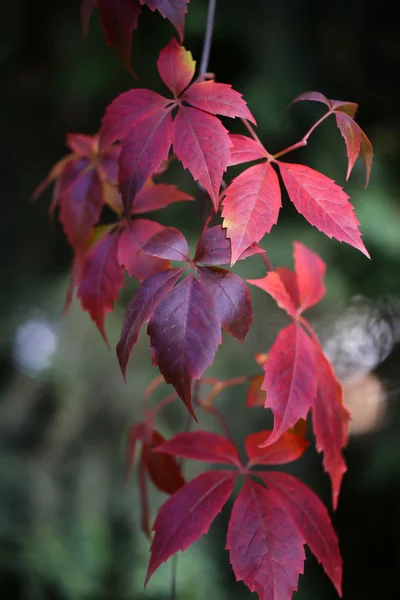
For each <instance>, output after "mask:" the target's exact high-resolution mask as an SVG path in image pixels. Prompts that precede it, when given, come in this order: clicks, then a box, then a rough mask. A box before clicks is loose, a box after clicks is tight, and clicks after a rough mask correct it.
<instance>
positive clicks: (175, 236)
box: [142, 227, 189, 261]
mask: <svg viewBox="0 0 400 600" xmlns="http://www.w3.org/2000/svg"><path fill="white" fill-rule="evenodd" d="M142 252H143V253H144V254H147V255H148V256H156V257H157V258H166V259H168V260H180V261H182V260H184V261H187V260H188V256H189V247H188V245H187V241H186V240H185V238H184V236H183V234H182V233H181V232H180V231H179V230H178V229H175V228H174V227H163V228H162V229H161V231H159V232H157V233H155V234H154V235H153V236H152V237H151V238H150V239H149V241H148V242H147V244H145V245H144V246H143V248H142Z"/></svg>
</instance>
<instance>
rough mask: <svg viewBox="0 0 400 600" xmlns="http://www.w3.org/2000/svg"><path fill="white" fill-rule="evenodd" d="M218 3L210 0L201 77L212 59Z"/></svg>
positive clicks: (215, 0)
mask: <svg viewBox="0 0 400 600" xmlns="http://www.w3.org/2000/svg"><path fill="white" fill-rule="evenodd" d="M216 5H217V0H209V2H208V12H207V24H206V32H205V35H204V44H203V54H202V56H201V63H200V73H199V77H201V76H202V75H204V74H205V73H207V71H208V61H209V60H210V52H211V42H212V36H213V29H214V17H215V7H216Z"/></svg>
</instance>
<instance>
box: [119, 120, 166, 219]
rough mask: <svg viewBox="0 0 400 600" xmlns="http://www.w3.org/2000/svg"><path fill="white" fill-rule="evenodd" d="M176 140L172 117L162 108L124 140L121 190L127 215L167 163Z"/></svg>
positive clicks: (120, 169)
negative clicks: (151, 179) (151, 178)
mask: <svg viewBox="0 0 400 600" xmlns="http://www.w3.org/2000/svg"><path fill="white" fill-rule="evenodd" d="M171 141H172V117H171V113H170V112H166V111H165V110H164V109H161V110H160V111H159V112H157V113H153V114H152V115H151V116H150V117H147V118H143V119H141V120H140V121H139V122H138V123H136V125H135V127H134V128H132V129H131V131H130V133H129V134H128V135H127V136H126V137H125V138H124V141H123V143H122V149H121V154H120V157H119V189H120V191H121V194H122V201H123V204H124V208H125V214H126V215H129V214H130V213H131V210H132V205H133V201H134V199H135V196H136V194H138V193H139V192H140V191H141V189H142V188H143V186H144V185H145V183H146V182H147V180H148V179H149V178H150V177H151V175H153V173H155V171H157V169H158V168H159V166H160V165H161V163H162V161H163V160H167V158H168V153H169V149H170V147H171Z"/></svg>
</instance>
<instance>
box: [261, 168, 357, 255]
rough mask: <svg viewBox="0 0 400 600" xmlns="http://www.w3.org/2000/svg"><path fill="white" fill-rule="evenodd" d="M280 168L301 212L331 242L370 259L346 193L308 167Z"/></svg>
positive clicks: (292, 199)
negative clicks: (348, 246)
mask: <svg viewBox="0 0 400 600" xmlns="http://www.w3.org/2000/svg"><path fill="white" fill-rule="evenodd" d="M253 168H254V167H253ZM279 168H280V171H281V175H282V179H283V182H284V184H285V186H286V189H287V192H288V194H289V198H290V199H291V201H292V202H293V204H294V205H295V207H296V209H297V210H298V212H299V213H300V214H302V215H303V216H304V217H305V218H306V219H307V221H308V222H309V223H311V225H314V226H315V227H316V228H317V229H319V231H322V232H323V233H325V234H326V235H327V236H328V237H329V238H332V237H335V238H336V239H337V240H339V242H346V243H347V244H350V245H351V246H354V247H355V248H357V249H358V250H360V251H361V252H362V253H363V254H365V256H367V257H368V258H369V254H368V251H367V249H366V248H365V246H364V244H363V242H362V241H361V234H360V232H359V230H358V225H359V222H358V220H357V218H356V216H355V214H354V208H353V206H352V205H351V204H350V202H348V198H349V196H348V195H347V194H346V193H345V192H344V191H343V189H342V188H341V187H340V186H338V185H336V183H335V182H334V181H333V180H332V179H330V178H329V177H326V176H325V175H322V173H319V172H318V171H314V169H310V167H306V166H304V165H295V164H289V163H281V162H279Z"/></svg>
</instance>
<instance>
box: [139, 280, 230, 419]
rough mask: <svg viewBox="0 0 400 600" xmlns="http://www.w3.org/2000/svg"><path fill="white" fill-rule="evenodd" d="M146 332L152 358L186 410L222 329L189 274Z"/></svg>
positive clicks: (208, 300) (207, 299) (160, 307)
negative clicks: (195, 384)
mask: <svg viewBox="0 0 400 600" xmlns="http://www.w3.org/2000/svg"><path fill="white" fill-rule="evenodd" d="M147 332H148V334H149V336H150V343H151V346H152V348H153V352H154V354H153V359H154V361H155V362H156V364H157V365H158V366H159V369H160V371H161V373H162V375H164V379H165V381H166V382H167V383H172V385H173V386H174V388H175V389H176V391H177V392H178V394H179V396H180V398H181V399H182V400H183V402H184V403H185V405H186V406H187V408H188V410H189V412H190V413H191V414H192V415H193V416H194V417H195V414H194V412H193V408H192V382H193V380H195V379H199V378H200V377H201V376H202V375H203V373H204V371H205V370H206V368H207V366H208V365H210V364H211V363H212V361H213V358H214V355H215V352H216V351H217V348H218V346H219V344H220V343H221V330H220V323H219V318H218V315H217V313H216V312H215V308H214V303H213V299H212V298H211V296H210V294H209V292H208V291H207V290H206V289H205V288H204V287H203V286H202V285H201V284H200V283H199V282H198V281H197V279H195V278H194V277H193V273H191V274H190V275H189V276H188V277H187V278H186V279H184V280H183V281H182V282H181V283H179V284H178V285H177V286H176V287H175V288H174V289H173V290H171V291H170V292H169V294H168V295H167V296H166V297H165V298H164V300H163V301H162V302H161V303H160V304H159V305H158V307H157V308H156V310H155V312H154V314H153V316H152V317H151V319H150V322H149V325H148V328H147Z"/></svg>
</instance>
